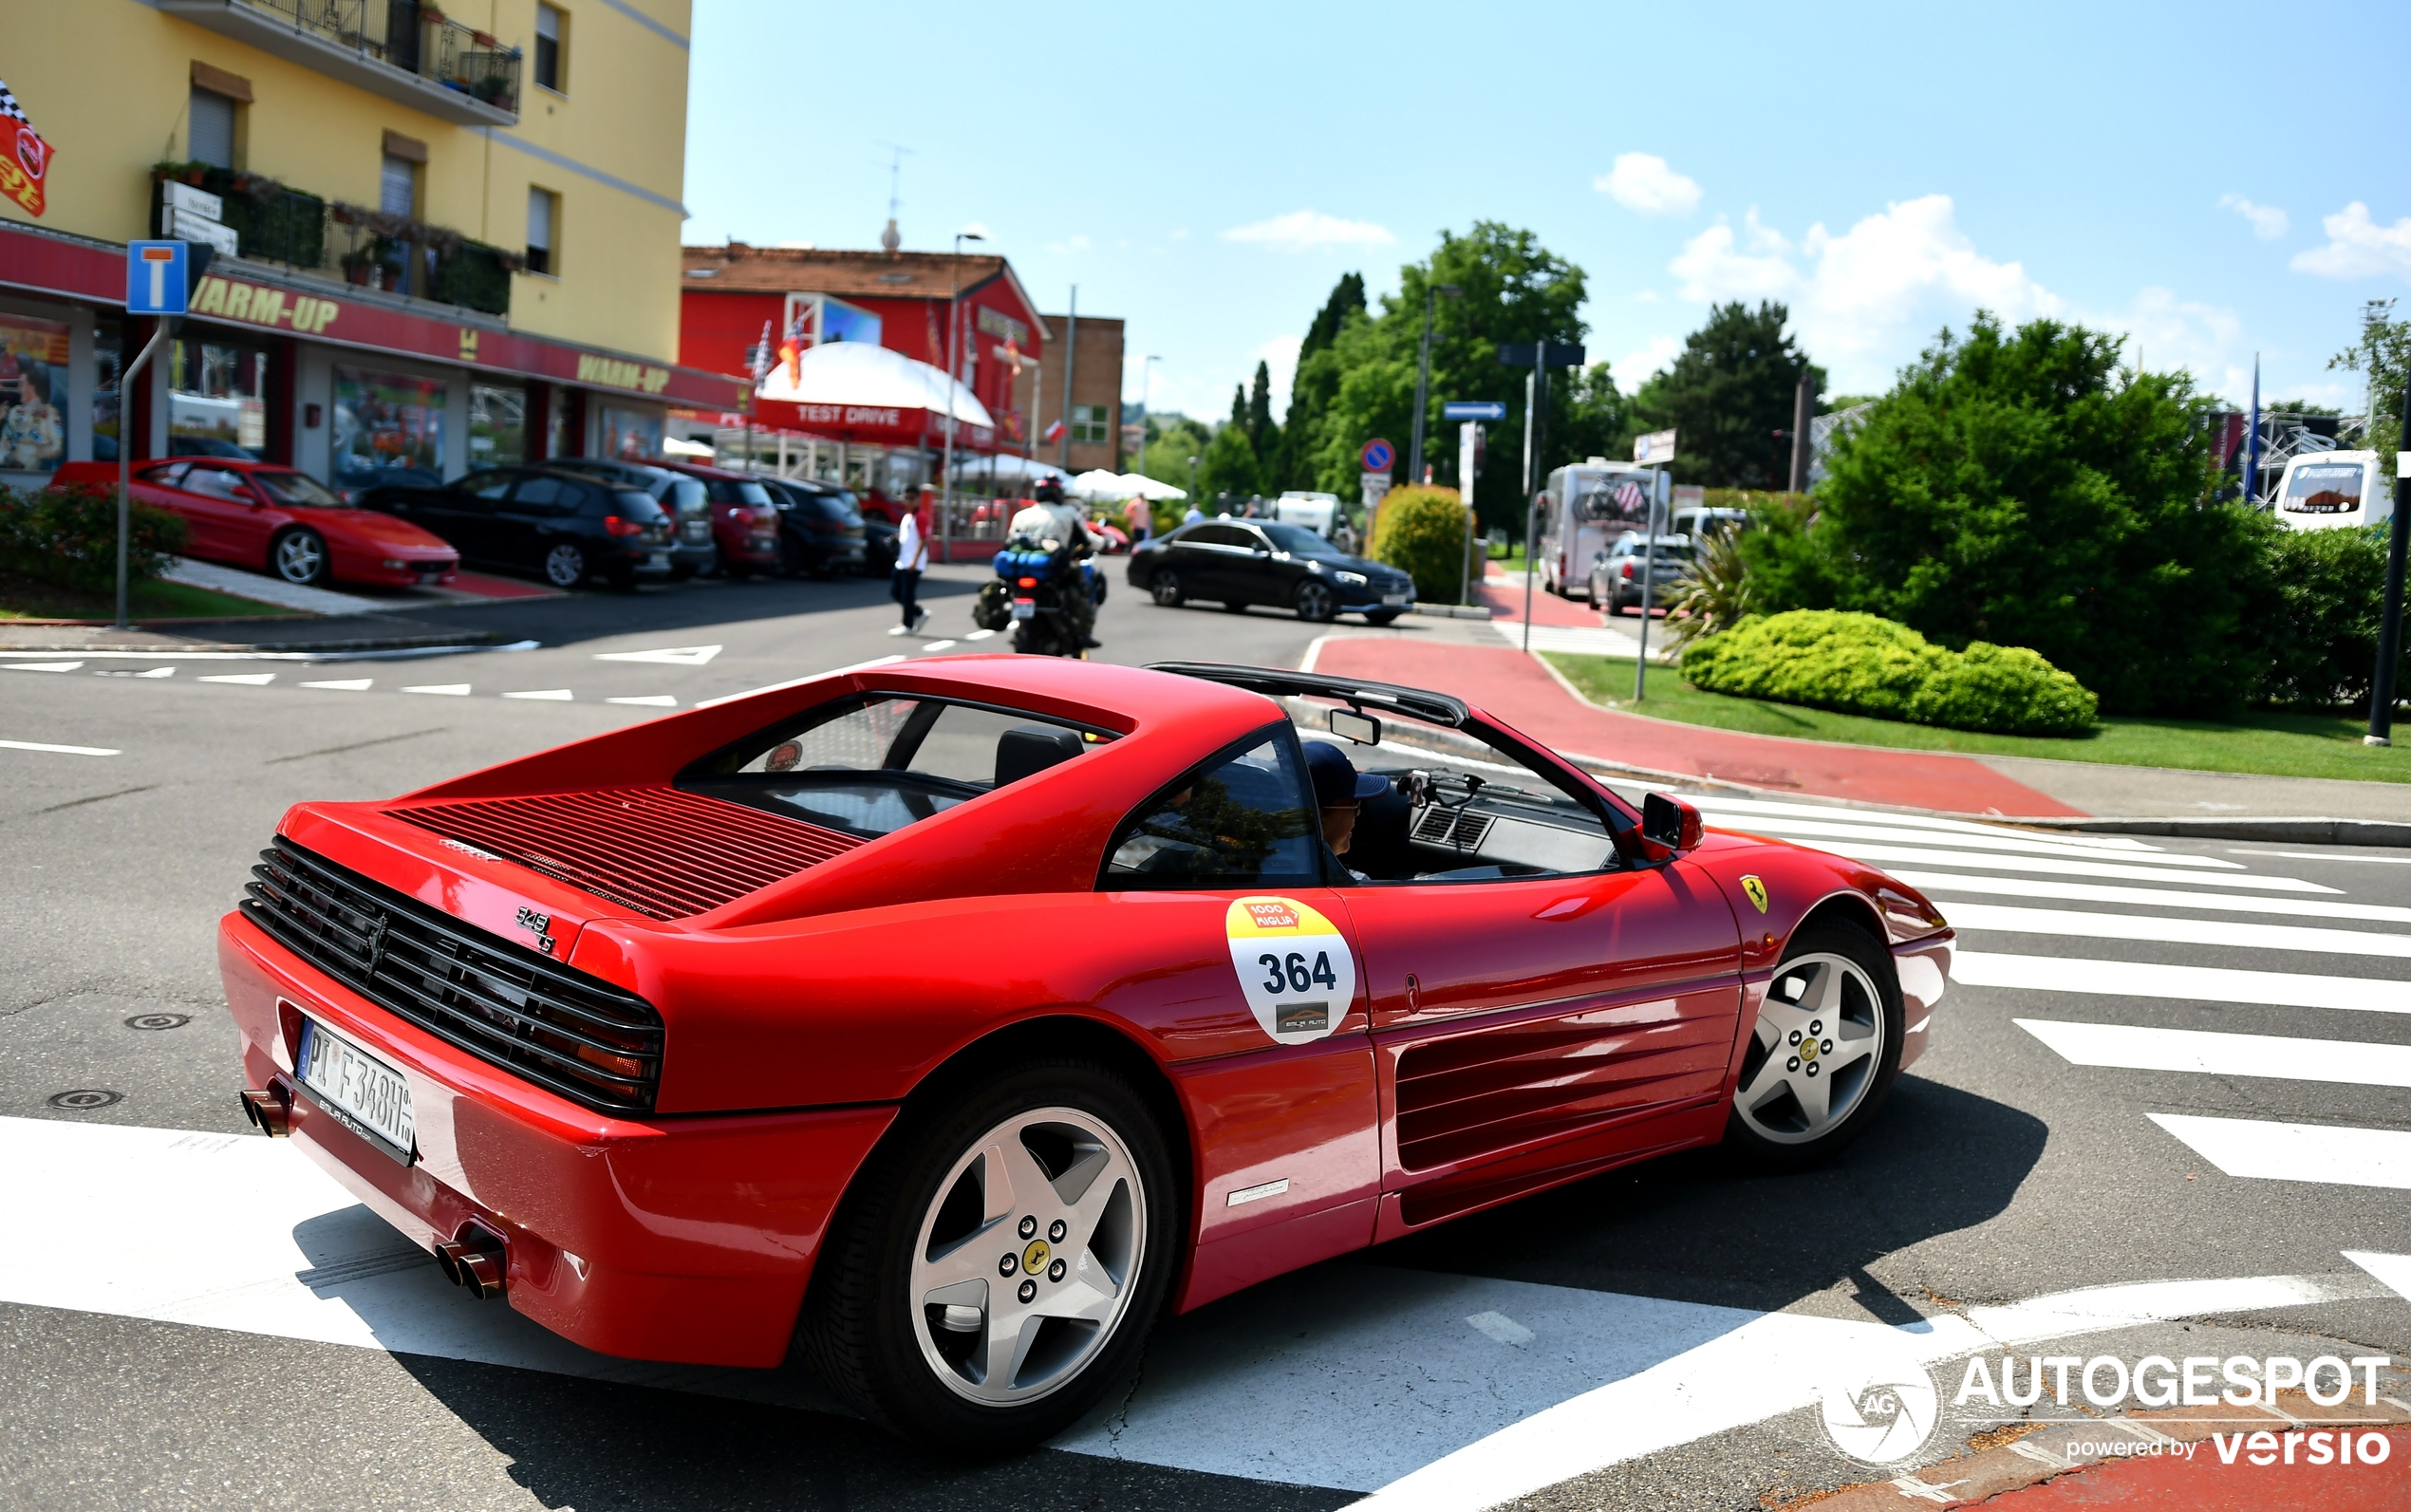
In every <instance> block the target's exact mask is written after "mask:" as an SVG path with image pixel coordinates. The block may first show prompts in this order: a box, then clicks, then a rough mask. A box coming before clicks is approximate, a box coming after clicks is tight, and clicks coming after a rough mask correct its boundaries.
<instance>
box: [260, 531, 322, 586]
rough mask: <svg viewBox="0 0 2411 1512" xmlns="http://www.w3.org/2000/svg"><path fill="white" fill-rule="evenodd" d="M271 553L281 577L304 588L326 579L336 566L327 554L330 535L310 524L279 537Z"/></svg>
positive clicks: (271, 558)
mask: <svg viewBox="0 0 2411 1512" xmlns="http://www.w3.org/2000/svg"><path fill="white" fill-rule="evenodd" d="M268 556H269V563H270V565H271V566H272V567H274V568H275V569H276V575H277V576H278V577H281V578H283V579H284V580H285V581H286V582H288V583H291V584H295V585H297V586H300V587H303V588H315V587H317V586H318V585H320V584H322V583H325V582H326V581H327V575H328V571H329V569H331V568H332V566H333V562H332V561H331V559H330V558H329V557H328V556H327V538H326V537H325V536H323V535H321V534H319V533H318V532H316V531H313V530H310V529H308V527H306V526H296V527H295V528H293V529H292V530H290V531H287V532H285V533H284V534H282V535H279V536H278V537H276V544H275V545H274V546H272V547H271V548H269V552H268Z"/></svg>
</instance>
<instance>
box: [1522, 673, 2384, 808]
mask: <svg viewBox="0 0 2411 1512" xmlns="http://www.w3.org/2000/svg"><path fill="white" fill-rule="evenodd" d="M1544 654H1546V655H1547V656H1548V659H1549V663H1550V664H1551V665H1553V666H1555V667H1556V668H1557V669H1558V670H1559V671H1560V672H1562V673H1564V674H1565V678H1566V681H1569V682H1571V683H1573V684H1574V685H1575V686H1576V687H1578V688H1579V689H1581V690H1582V693H1583V696H1584V697H1586V698H1588V699H1590V700H1592V701H1594V702H1597V703H1601V704H1605V705H1606V706H1608V707H1610V708H1613V709H1618V710H1621V711H1623V712H1625V713H1628V714H1645V715H1648V716H1649V717H1651V718H1652V719H1673V720H1675V721H1677V722H1679V723H1683V724H1701V725H1707V726H1708V727H1710V728H1711V729H1717V730H1738V731H1741V732H1743V733H1744V734H1748V735H1787V736H1793V737H1798V738H1800V739H1804V740H1833V741H1838V742H1840V743H1841V744H1844V745H1880V746H1891V747H1893V748H1895V749H1896V750H1909V751H1953V752H1957V753H1959V754H1961V755H1964V756H2041V757H2044V758H2045V759H2047V760H2054V761H2102V762H2107V763H2109V764H2111V765H2114V766H2129V767H2182V768H2186V769H2189V770H2192V771H2196V772H2258V773H2266V774H2270V775H2277V776H2287V777H2343V778H2346V779H2348V780H2353V781H2361V782H2411V746H2405V745H2396V746H2387V747H2375V746H2365V745H2363V744H2362V743H2361V737H2362V736H2364V734H2366V733H2367V732H2368V723H2367V721H2366V720H2364V719H2353V718H2351V717H2349V716H2346V715H2323V714H2252V715H2247V716H2246V717H2245V718H2244V719H2241V720H2239V721H2237V722H2235V723H2233V724H2225V723H2218V722H2215V721H2212V720H2208V719H2107V718H2105V719H2103V720H2102V722H2101V723H2099V724H2097V725H2095V726H2094V727H2093V733H2092V734H2091V735H2089V736H2081V737H2076V738H2073V739H2050V738H2046V737H2036V736H2021V735H1980V734H1976V733H1975V732H1972V731H1968V730H1937V729H1934V728H1933V727H1932V726H1930V725H1923V724H1901V723H1897V722H1896V721H1894V720H1891V719H1868V718H1867V717H1866V716H1864V715H1860V714H1834V713H1831V712H1829V711H1827V710H1824V709H1804V708H1802V707H1800V706H1799V705H1797V704H1791V703H1773V702H1769V701H1767V700H1764V699H1739V698H1734V697H1732V696H1731V695H1729V694H1724V693H1703V692H1701V691H1700V690H1699V689H1697V688H1694V687H1692V686H1691V684H1690V683H1688V682H1685V681H1683V680H1682V678H1681V676H1680V675H1679V674H1677V673H1676V672H1674V671H1673V669H1672V668H1669V667H1658V666H1652V667H1651V668H1650V677H1649V698H1648V699H1647V700H1645V701H1643V702H1640V703H1635V702H1634V701H1633V663H1631V662H1630V661H1624V660H1617V659H1614V658H1609V657H1601V656H1568V655H1561V654H1558V653H1555V652H1550V653H1544ZM2403 737H2404V738H2405V739H2411V726H2406V727H2405V728H2404V732H2403Z"/></svg>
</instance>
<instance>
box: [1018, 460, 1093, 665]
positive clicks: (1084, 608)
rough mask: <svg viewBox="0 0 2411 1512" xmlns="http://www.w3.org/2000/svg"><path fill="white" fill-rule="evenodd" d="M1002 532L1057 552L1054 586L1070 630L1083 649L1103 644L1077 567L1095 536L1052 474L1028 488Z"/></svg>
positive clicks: (1083, 574)
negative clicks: (1027, 499)
mask: <svg viewBox="0 0 2411 1512" xmlns="http://www.w3.org/2000/svg"><path fill="white" fill-rule="evenodd" d="M1006 533H1007V534H1009V535H1011V536H1014V537H1016V538H1022V537H1026V538H1028V539H1031V540H1034V541H1038V542H1042V543H1044V549H1045V550H1047V551H1056V552H1059V553H1061V555H1060V560H1061V562H1062V564H1063V565H1062V567H1061V568H1059V569H1058V576H1059V577H1060V578H1061V580H1062V581H1061V582H1060V583H1059V584H1058V585H1057V586H1058V588H1060V590H1061V592H1062V596H1063V609H1064V613H1065V614H1066V615H1067V616H1068V617H1069V618H1070V620H1071V622H1072V632H1073V633H1074V634H1075V635H1077V636H1078V637H1079V638H1080V644H1081V646H1082V647H1083V648H1085V649H1087V650H1091V651H1093V650H1095V649H1096V648H1097V647H1098V646H1099V645H1101V644H1104V643H1102V642H1100V641H1099V640H1097V638H1096V635H1095V630H1096V600H1095V598H1094V596H1093V594H1092V593H1091V591H1090V588H1089V582H1088V574H1087V573H1086V572H1085V571H1082V570H1081V569H1080V566H1079V564H1080V563H1081V562H1083V561H1086V560H1087V559H1088V558H1090V557H1092V556H1094V555H1095V554H1096V538H1095V537H1094V536H1093V535H1091V534H1090V533H1089V528H1088V522H1087V520H1086V518H1085V512H1084V511H1082V510H1081V508H1080V506H1078V505H1077V504H1074V503H1071V502H1070V501H1068V500H1066V499H1065V498H1064V496H1063V485H1062V484H1061V483H1059V482H1057V481H1056V480H1055V479H1054V478H1052V477H1049V478H1043V479H1040V480H1039V483H1038V486H1037V488H1035V489H1033V490H1031V502H1030V504H1029V506H1028V507H1027V508H1025V509H1023V510H1022V511H1021V512H1020V513H1018V514H1016V515H1014V516H1013V523H1012V524H1011V525H1010V526H1009V527H1008V528H1007V532H1006Z"/></svg>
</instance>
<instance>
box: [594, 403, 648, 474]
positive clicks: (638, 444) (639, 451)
mask: <svg viewBox="0 0 2411 1512" xmlns="http://www.w3.org/2000/svg"><path fill="white" fill-rule="evenodd" d="M603 455H604V456H606V457H619V458H621V459H622V460H624V461H631V462H634V461H642V460H644V459H645V457H659V456H661V455H662V417H661V416H659V415H648V414H646V413H645V412H644V411H642V410H633V409H614V408H611V407H608V406H606V407H605V409H604V411H603Z"/></svg>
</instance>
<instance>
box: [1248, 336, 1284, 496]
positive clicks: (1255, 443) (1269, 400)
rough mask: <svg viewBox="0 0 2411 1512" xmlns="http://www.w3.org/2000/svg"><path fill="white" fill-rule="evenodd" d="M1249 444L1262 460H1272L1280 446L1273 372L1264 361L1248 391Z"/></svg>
mask: <svg viewBox="0 0 2411 1512" xmlns="http://www.w3.org/2000/svg"><path fill="white" fill-rule="evenodd" d="M1247 444H1248V445H1249V446H1251V447H1253V448H1254V449H1255V452H1256V455H1257V457H1260V458H1270V457H1273V456H1274V455H1275V454H1276V453H1277V452H1278V451H1279V450H1280V431H1279V430H1278V429H1277V428H1276V427H1275V426H1274V424H1273V370H1272V367H1271V365H1270V364H1267V363H1264V362H1262V361H1259V362H1258V363H1257V364H1256V382H1255V383H1253V384H1251V385H1249V387H1248V390H1247ZM1265 481H1266V482H1267V483H1269V482H1270V481H1271V479H1269V478H1267V479H1266V480H1265ZM1273 492H1275V493H1278V492H1280V490H1278V489H1275V490H1273Z"/></svg>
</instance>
